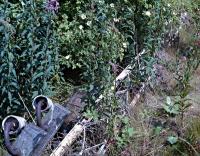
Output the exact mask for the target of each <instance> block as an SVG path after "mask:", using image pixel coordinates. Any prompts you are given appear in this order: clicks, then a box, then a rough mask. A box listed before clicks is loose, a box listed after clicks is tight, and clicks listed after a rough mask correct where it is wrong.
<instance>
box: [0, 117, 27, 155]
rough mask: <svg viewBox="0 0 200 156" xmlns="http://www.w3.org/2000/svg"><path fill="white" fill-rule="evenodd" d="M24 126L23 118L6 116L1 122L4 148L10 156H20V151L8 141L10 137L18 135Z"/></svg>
mask: <svg viewBox="0 0 200 156" xmlns="http://www.w3.org/2000/svg"><path fill="white" fill-rule="evenodd" d="M25 124H26V120H25V119H24V118H22V117H19V116H15V115H10V116H7V117H6V118H5V119H4V120H3V122H2V128H3V131H4V140H5V146H6V148H7V150H8V152H9V154H11V155H12V156H21V151H20V150H19V149H18V148H16V147H14V146H13V144H12V142H11V141H10V135H12V134H18V133H19V132H20V131H21V129H22V128H23V127H24V126H25Z"/></svg>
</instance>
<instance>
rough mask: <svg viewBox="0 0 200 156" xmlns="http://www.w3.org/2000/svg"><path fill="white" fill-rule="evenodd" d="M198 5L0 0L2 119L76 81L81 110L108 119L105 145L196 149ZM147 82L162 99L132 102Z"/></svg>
mask: <svg viewBox="0 0 200 156" xmlns="http://www.w3.org/2000/svg"><path fill="white" fill-rule="evenodd" d="M199 8H200V1H199V0H190V1H188V0H182V1H175V0H167V1H164V0H135V1H131V0H115V1H112V0H85V1H81V0H72V1H64V0H60V1H59V2H58V1H51V0H47V1H42V0H39V1H35V0H27V1H23V0H20V1H14V0H13V1H3V2H2V1H1V2H0V36H1V38H0V41H1V42H0V51H1V54H0V57H1V58H0V65H1V68H0V80H1V86H0V93H1V96H0V102H1V108H0V109H1V112H0V119H1V120H2V118H3V117H5V116H6V115H8V114H13V113H14V114H20V115H24V114H22V113H23V112H25V111H26V110H25V109H24V105H23V103H25V104H26V105H27V106H28V108H29V109H32V108H31V106H30V103H31V100H32V98H33V97H34V96H36V95H38V94H45V95H48V96H54V98H55V99H57V100H58V99H63V98H60V96H61V95H59V94H63V95H64V94H66V93H67V94H68V93H69V91H71V90H72V88H76V87H77V86H76V85H79V88H81V89H82V90H85V92H87V99H86V103H87V108H86V109H85V112H84V113H83V116H85V117H87V118H91V119H93V120H94V121H98V122H101V124H103V125H104V126H105V129H104V132H103V133H105V136H102V137H105V138H104V139H106V140H107V141H108V144H109V148H108V150H107V153H108V155H131V154H132V155H151V154H153V155H157V154H161V155H163V154H164V155H180V154H186V155H194V154H197V153H198V152H200V150H199V147H198V144H197V143H196V141H198V140H197V139H195V138H194V136H195V137H199V136H198V135H199V134H198V125H199V123H198V122H196V123H192V124H191V125H186V121H185V118H187V120H192V117H191V116H187V117H186V114H187V113H188V111H189V108H190V107H191V102H190V98H189V97H188V96H189V93H190V91H191V90H192V87H191V85H190V80H191V79H192V76H193V74H194V71H195V70H196V69H197V68H198V65H199V63H200V52H199V47H200V37H199V31H200V30H199V29H200V26H199V22H198V20H199V17H200V10H199ZM169 49H170V50H171V51H172V52H165V50H166V51H167V50H169ZM158 51H159V52H160V51H161V52H160V53H159V54H158V53H157V52H158ZM168 55H169V59H168V58H167V57H168ZM166 56H167V57H166ZM127 65H129V66H131V74H129V75H128V77H127V78H126V79H125V80H124V81H123V82H121V83H119V84H118V85H116V84H117V83H113V82H114V80H115V78H116V76H117V75H118V74H119V73H120V72H121V71H122V70H123V69H124V68H125V67H126V66H127ZM66 71H70V72H69V74H71V75H73V74H74V73H75V77H78V79H72V80H71V78H72V77H71V75H67V74H66V73H65V72H66ZM163 73H165V75H170V73H172V74H171V75H173V76H172V78H165V77H164V76H163ZM168 79H170V80H169V81H168ZM165 80H167V81H165ZM173 80H174V81H173ZM63 85H65V87H63ZM156 85H158V86H156ZM146 86H147V88H150V89H149V90H153V92H159V96H162V97H163V99H165V100H164V101H162V102H163V103H162V105H161V106H160V107H159V108H158V109H154V108H153V109H152V106H150V107H149V106H145V104H141V105H140V106H135V105H134V106H131V105H130V103H131V101H132V100H133V99H134V97H135V96H136V95H138V94H140V95H142V94H143V93H142V92H143V91H144V90H145V88H146ZM162 86H164V87H163V88H164V89H162ZM158 90H159V91H158ZM122 92H123V94H121V93H122ZM119 93H120V94H119ZM144 94H145V93H144ZM100 95H103V99H102V100H101V101H100V102H98V103H97V102H96V100H97V98H98V97H99V96H100ZM21 97H22V98H21ZM166 99H167V100H166ZM60 102H61V100H60ZM144 103H145V99H144ZM152 105H153V104H152ZM132 109H135V110H133V111H132ZM22 110H23V111H22ZM193 130H194V131H193ZM190 134H191V135H190ZM162 136H164V137H162ZM187 148H188V149H189V150H187Z"/></svg>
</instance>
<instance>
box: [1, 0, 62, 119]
mask: <svg viewBox="0 0 200 156" xmlns="http://www.w3.org/2000/svg"><path fill="white" fill-rule="evenodd" d="M53 18H54V15H53V14H52V13H48V12H47V11H46V10H45V8H44V7H43V4H42V3H38V2H37V3H35V2H34V1H32V0H29V1H24V2H23V1H19V2H8V1H4V3H3V2H2V3H0V52H1V54H0V66H1V68H0V75H1V76H0V80H1V81H0V83H1V84H0V102H1V104H0V107H1V108H0V119H2V117H4V116H5V115H8V114H10V113H15V114H21V113H24V111H23V110H24V107H23V104H22V99H20V97H19V96H22V98H23V100H24V102H25V103H26V105H27V106H29V108H30V109H31V107H30V106H31V105H30V104H31V100H32V98H33V97H34V96H36V95H38V94H42V93H43V94H48V93H50V92H49V91H50V90H52V87H51V85H50V82H49V80H50V78H52V76H54V75H55V74H56V72H57V69H58V53H57V52H58V47H57V42H56V39H55V32H53V31H52V30H53V27H54V23H53Z"/></svg>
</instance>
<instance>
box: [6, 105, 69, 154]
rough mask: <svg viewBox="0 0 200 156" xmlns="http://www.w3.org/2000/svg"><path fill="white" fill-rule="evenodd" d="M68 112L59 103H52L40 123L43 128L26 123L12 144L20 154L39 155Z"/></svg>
mask: <svg viewBox="0 0 200 156" xmlns="http://www.w3.org/2000/svg"><path fill="white" fill-rule="evenodd" d="M69 114H70V111H69V110H68V109H66V108H64V107H63V106H61V105H59V104H53V107H52V109H51V110H49V111H48V113H46V114H45V116H44V118H42V120H41V123H40V124H42V125H43V126H42V127H45V129H43V128H41V127H38V126H36V125H34V124H33V123H31V124H27V125H26V126H25V127H24V129H23V130H22V131H21V133H20V134H19V136H18V137H17V139H16V141H14V142H13V144H12V146H13V147H14V148H16V149H19V150H20V151H21V154H20V156H41V155H42V153H43V151H44V150H45V148H46V146H47V144H48V143H49V141H50V140H51V139H52V138H53V137H54V135H55V134H56V132H57V131H58V130H59V128H60V126H61V125H62V124H63V122H64V119H65V118H66V117H67V116H68V115H69ZM7 156H11V155H10V154H8V155H7Z"/></svg>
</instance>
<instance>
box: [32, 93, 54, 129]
mask: <svg viewBox="0 0 200 156" xmlns="http://www.w3.org/2000/svg"><path fill="white" fill-rule="evenodd" d="M32 105H33V108H34V109H35V111H36V120H37V126H38V127H40V128H42V129H44V130H47V126H45V125H44V123H42V113H43V112H48V111H50V110H51V109H53V107H54V105H53V102H52V101H51V99H49V98H48V97H46V96H43V95H39V96H36V97H35V98H34V99H33V103H32Z"/></svg>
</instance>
